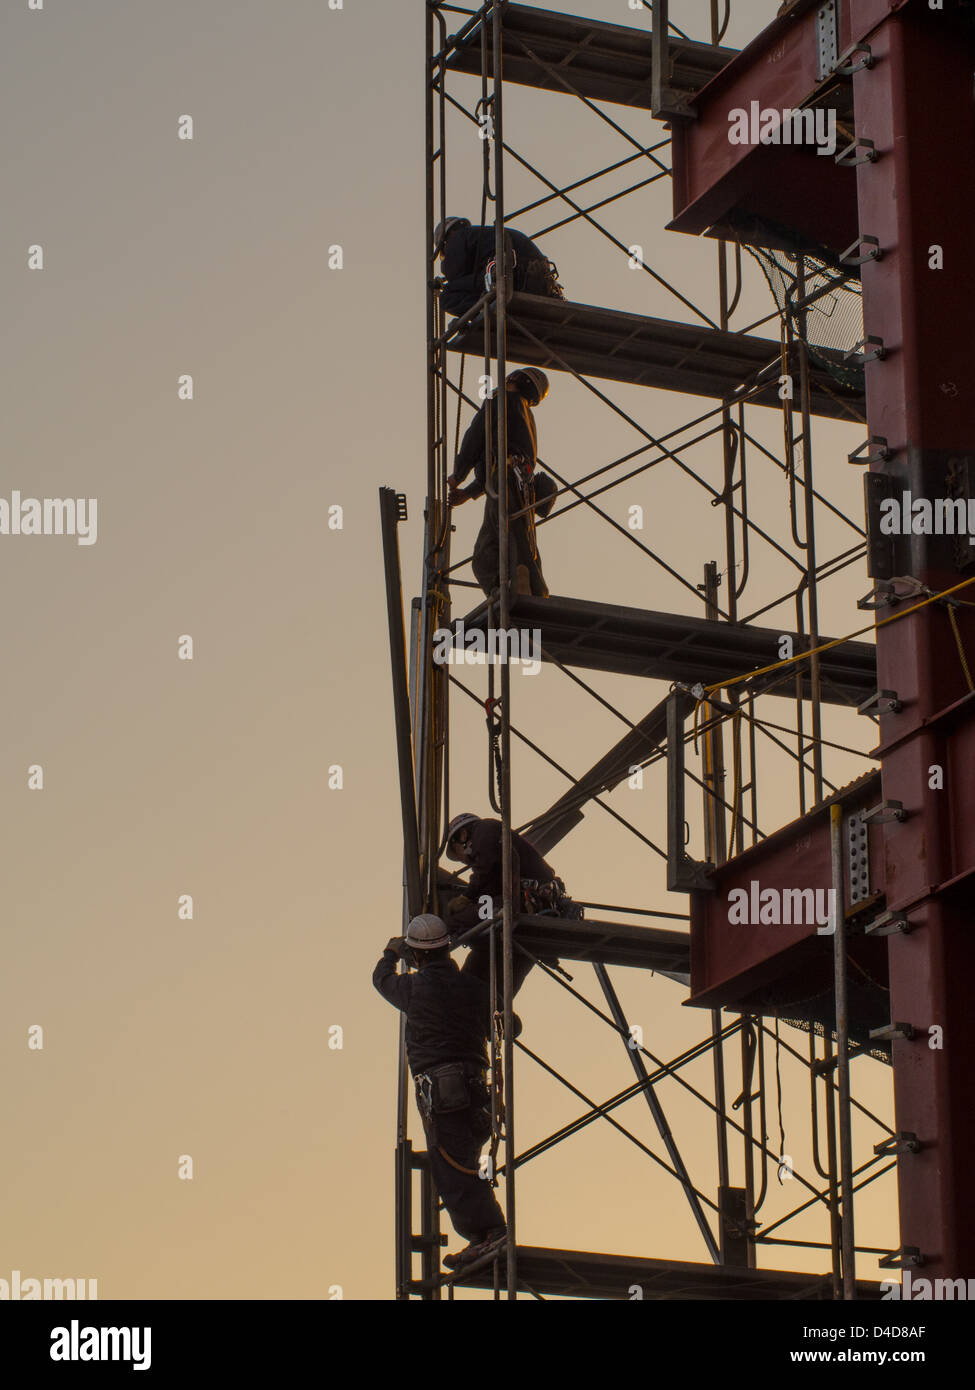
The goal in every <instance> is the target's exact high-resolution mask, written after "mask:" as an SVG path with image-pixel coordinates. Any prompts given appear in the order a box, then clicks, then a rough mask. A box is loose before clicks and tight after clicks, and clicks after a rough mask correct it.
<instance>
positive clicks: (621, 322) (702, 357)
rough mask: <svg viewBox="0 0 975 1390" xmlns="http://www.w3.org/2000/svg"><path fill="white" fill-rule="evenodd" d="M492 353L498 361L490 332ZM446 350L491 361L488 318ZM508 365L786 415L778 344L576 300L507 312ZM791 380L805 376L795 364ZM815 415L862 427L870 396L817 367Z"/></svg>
mask: <svg viewBox="0 0 975 1390" xmlns="http://www.w3.org/2000/svg"><path fill="white" fill-rule="evenodd" d="M491 334H492V338H491V343H492V348H491V350H492V352H493V353H496V352H497V343H496V341H495V328H494V325H493V323H492V326H491ZM447 346H448V347H449V348H450V349H452V350H453V351H454V352H465V353H471V354H473V355H475V356H480V355H483V352H484V326H483V323H482V322H481V320H480V318H476V319H474V320H472V321H471V322H470V323H469V324H465V325H464V326H463V327H462V328H461V329H460V331H459V332H458V333H457V334H456V335H455V336H453V337H450V338H448V340H447ZM816 353H817V356H818V357H820V358H822V359H823V360H824V361H830V362H833V363H834V364H835V367H836V368H837V370H838V371H841V370H842V371H845V372H846V373H849V370H850V369H849V364H848V363H844V358H843V354H842V353H841V352H839V351H834V350H833V349H830V348H820V347H817V349H816ZM507 357H508V361H509V362H510V363H514V362H523V363H525V364H526V365H528V366H531V367H543V368H545V370H546V371H569V372H576V373H578V374H579V376H584V377H590V376H591V377H599V378H602V379H604V380H608V381H619V382H623V383H626V384H628V385H631V386H653V387H657V388H658V389H660V390H663V391H679V392H682V393H684V394H685V395H691V396H709V397H711V398H713V399H715V400H720V401H724V402H727V403H731V404H733V403H734V402H736V401H737V400H738V399H741V398H747V400H748V403H749V404H751V405H764V406H768V407H770V408H771V409H775V410H778V411H781V409H782V401H781V400H780V399H779V376H780V375H781V374H782V366H781V347H780V345H779V343H777V342H775V341H774V340H773V339H771V338H757V337H754V336H753V335H752V334H749V333H729V332H726V331H724V330H722V329H719V328H709V327H708V326H707V325H706V324H700V325H698V324H692V323H677V322H675V321H673V320H671V319H658V318H649V317H647V316H645V315H642V314H628V313H624V312H623V311H622V310H620V309H604V308H600V307H597V306H596V305H593V304H576V303H574V302H573V301H571V300H564V299H546V298H544V297H542V296H541V295H535V294H522V293H517V294H513V295H512V296H511V300H510V302H509V304H508V346H507ZM788 367H789V371H790V372H792V373H794V374H796V375H797V374H798V370H799V369H798V365H797V364H796V363H789V364H788ZM809 378H810V380H809V408H810V411H811V412H812V414H813V415H819V416H823V417H825V418H828V419H833V420H846V421H849V422H850V423H862V421H863V420H864V418H865V406H864V399H863V393H862V392H861V391H858V390H853V389H851V388H850V387H848V386H845V385H843V384H841V382H840V381H839V380H838V379H837V378H835V377H833V376H832V375H831V374H830V372H829V371H827V370H826V369H825V368H823V367H820V366H817V365H815V364H810V371H809Z"/></svg>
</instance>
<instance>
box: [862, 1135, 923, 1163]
mask: <svg viewBox="0 0 975 1390" xmlns="http://www.w3.org/2000/svg"><path fill="white" fill-rule="evenodd" d="M873 1151H874V1153H875V1154H876V1155H877V1157H878V1158H886V1157H887V1156H888V1154H916V1153H920V1151H921V1141H920V1139H919V1138H918V1137H917V1135H916V1134H912V1133H911V1131H910V1130H908V1129H902V1130H900V1131H899V1132H898V1133H897V1134H892V1135H891V1136H890V1138H889V1139H884V1140H883V1141H882V1142H881V1143H880V1144H874V1146H873Z"/></svg>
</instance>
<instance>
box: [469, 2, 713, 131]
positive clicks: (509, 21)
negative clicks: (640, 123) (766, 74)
mask: <svg viewBox="0 0 975 1390" xmlns="http://www.w3.org/2000/svg"><path fill="white" fill-rule="evenodd" d="M501 45H502V46H501V58H502V63H503V65H504V77H505V81H507V82H516V83H518V84H519V85H521V86H528V87H539V88H541V89H542V90H544V91H551V92H565V91H567V88H566V86H565V84H564V83H563V82H560V81H559V79H558V77H556V76H555V72H558V73H560V74H561V75H562V77H563V78H564V79H565V82H567V83H569V84H571V87H572V88H574V89H575V91H576V92H578V93H579V95H580V96H584V97H587V98H588V99H589V100H590V101H609V102H615V103H617V104H618V105H620V106H636V107H640V108H642V109H644V110H649V109H650V64H651V39H650V31H649V29H636V28H633V27H629V26H625V25H622V24H607V23H605V22H603V21H601V20H594V19H584V18H582V17H581V16H579V15H569V14H557V13H555V12H554V11H552V10H536V9H533V8H532V7H531V6H528V5H506V6H505V9H504V22H503V26H502V33H501ZM736 52H737V50H736V49H733V48H720V47H717V46H713V45H712V44H709V43H696V42H694V41H693V40H690V39H681V38H676V37H675V38H672V39H671V40H670V52H669V76H668V86H669V87H670V88H671V89H672V90H673V91H674V92H675V93H677V94H678V95H679V96H682V97H690V96H692V95H693V94H694V93H695V92H698V91H700V89H701V88H702V87H703V86H704V85H705V83H707V82H710V80H711V78H712V77H713V76H714V75H715V73H717V72H720V71H721V69H722V68H723V67H724V66H725V64H726V63H729V62H730V61H731V59H732V58H734V57H735V54H736ZM447 67H448V68H449V69H450V70H451V71H454V72H465V73H471V74H473V75H478V76H479V75H480V72H481V26H480V24H477V25H475V26H474V27H473V28H472V29H471V30H470V31H469V32H468V33H467V34H465V35H464V37H463V39H462V40H461V41H460V42H459V43H458V44H457V46H456V47H455V48H454V49H453V51H452V52H451V54H450V57H449V58H448V60H447ZM553 69H554V71H552V70H553ZM488 74H489V76H493V64H492V63H491V47H490V43H489V45H488Z"/></svg>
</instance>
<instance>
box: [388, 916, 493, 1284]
mask: <svg viewBox="0 0 975 1390" xmlns="http://www.w3.org/2000/svg"><path fill="white" fill-rule="evenodd" d="M400 959H402V960H405V961H406V962H407V964H408V965H412V966H414V967H415V968H416V973H415V974H405V975H403V974H397V973H396V962H397V960H400ZM469 965H470V960H468V961H466V962H465V966H464V969H463V970H460V969H458V967H457V963H456V961H453V960H451V958H450V935H449V933H448V931H447V927H446V924H445V923H444V921H443V919H442V918H440V917H435V916H433V915H432V914H429V913H424V914H423V915H422V916H419V917H414V918H413V920H412V921H411V922H410V924H409V926H408V927H407V929H406V936H405V937H393V938H391V939H390V941H389V942H387V944H386V949H385V950H384V951H383V954H382V959H381V960H380V961H379V963H378V965H377V966H376V968H375V970H374V971H373V975H372V982H373V984H374V985H375V986H376V988H377V989H378V990H379V993H380V994H381V995H382V996H383V998H384V999H387V1000H388V1001H389V1002H390V1004H393V1005H394V1006H395V1007H396V1008H397V1009H399V1010H400V1011H401V1012H402V1013H405V1014H406V1055H407V1061H408V1062H409V1067H410V1073H411V1075H412V1077H413V1080H414V1083H415V1085H416V1097H417V1105H418V1106H419V1110H420V1115H421V1118H422V1120H423V1130H424V1133H425V1135H426V1141H427V1150H428V1152H429V1155H430V1171H431V1174H432V1176H433V1181H434V1185H435V1186H436V1189H437V1192H438V1193H439V1194H440V1198H441V1200H442V1201H443V1204H444V1207H445V1208H446V1210H447V1214H448V1216H449V1217H450V1220H451V1222H452V1223H453V1227H454V1230H455V1231H456V1232H457V1234H458V1235H459V1236H462V1237H463V1238H464V1239H465V1240H466V1241H467V1242H468V1244H467V1246H466V1247H465V1248H464V1249H463V1250H461V1251H460V1252H459V1253H457V1254H455V1255H448V1256H446V1258H445V1259H444V1264H445V1265H447V1266H448V1268H451V1269H458V1268H462V1267H463V1266H464V1265H466V1264H470V1263H472V1262H473V1261H474V1260H478V1259H480V1258H481V1257H482V1256H485V1255H489V1254H491V1253H492V1251H494V1250H496V1249H498V1247H499V1246H500V1245H501V1244H502V1243H503V1241H504V1238H505V1231H506V1227H505V1219H504V1214H503V1213H502V1211H501V1208H500V1206H499V1205H498V1201H497V1198H496V1197H495V1195H494V1189H493V1188H492V1186H491V1183H490V1182H489V1181H487V1179H486V1178H484V1177H482V1176H481V1175H480V1173H479V1164H480V1156H481V1150H482V1148H483V1147H484V1144H485V1142H486V1140H487V1139H488V1138H490V1135H491V1111H490V1097H489V1093H488V1088H487V1080H486V1075H487V1067H488V1053H487V1039H488V1029H489V1026H490V1021H489V1020H490V1010H489V1007H488V993H489V991H488V987H487V985H486V984H485V983H484V981H483V980H481V979H479V978H478V976H477V975H476V974H475V973H474V972H473V971H471V970H469V969H468V968H467V967H468V966H469Z"/></svg>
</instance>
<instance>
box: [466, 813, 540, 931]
mask: <svg viewBox="0 0 975 1390" xmlns="http://www.w3.org/2000/svg"><path fill="white" fill-rule="evenodd" d="M511 858H512V870H513V877H514V882H515V884H517V883H518V882H519V881H520V879H523V878H534V879H537V880H538V881H539V883H550V882H551V880H552V879H553V878H555V870H554V869H553V868H552V866H551V865H550V864H547V863H546V862H545V860H544V859H543V858H542V856H541V855H540V854H539V852H538V850H537V849H536V848H535V846H534V845H533V844H532V843H531V842H530V841H529V840H526V839H524V838H523V837H522V836H521V835H518V834H516V833H515V832H514V831H512V832H511ZM467 862H468V864H469V865H470V867H471V876H470V880H469V882H468V884H467V887H466V888H465V889H464V890H463V892H464V894H465V896H466V897H468V898H470V900H471V901H472V902H473V903H475V904H476V903H477V902H478V899H480V898H482V897H485V896H487V897H489V898H492V899H493V900H494V911H493V912H492V913H491V916H492V917H493V916H494V913H495V912H500V911H501V902H502V899H503V897H504V880H503V878H502V873H501V822H500V821H499V820H481V821H478V823H477V825H476V826H475V827H474V830H473V832H472V834H471V852H470V855H469V857H468V860H467ZM515 903H516V907H515V910H516V911H517V904H518V897H517V895H515Z"/></svg>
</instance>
